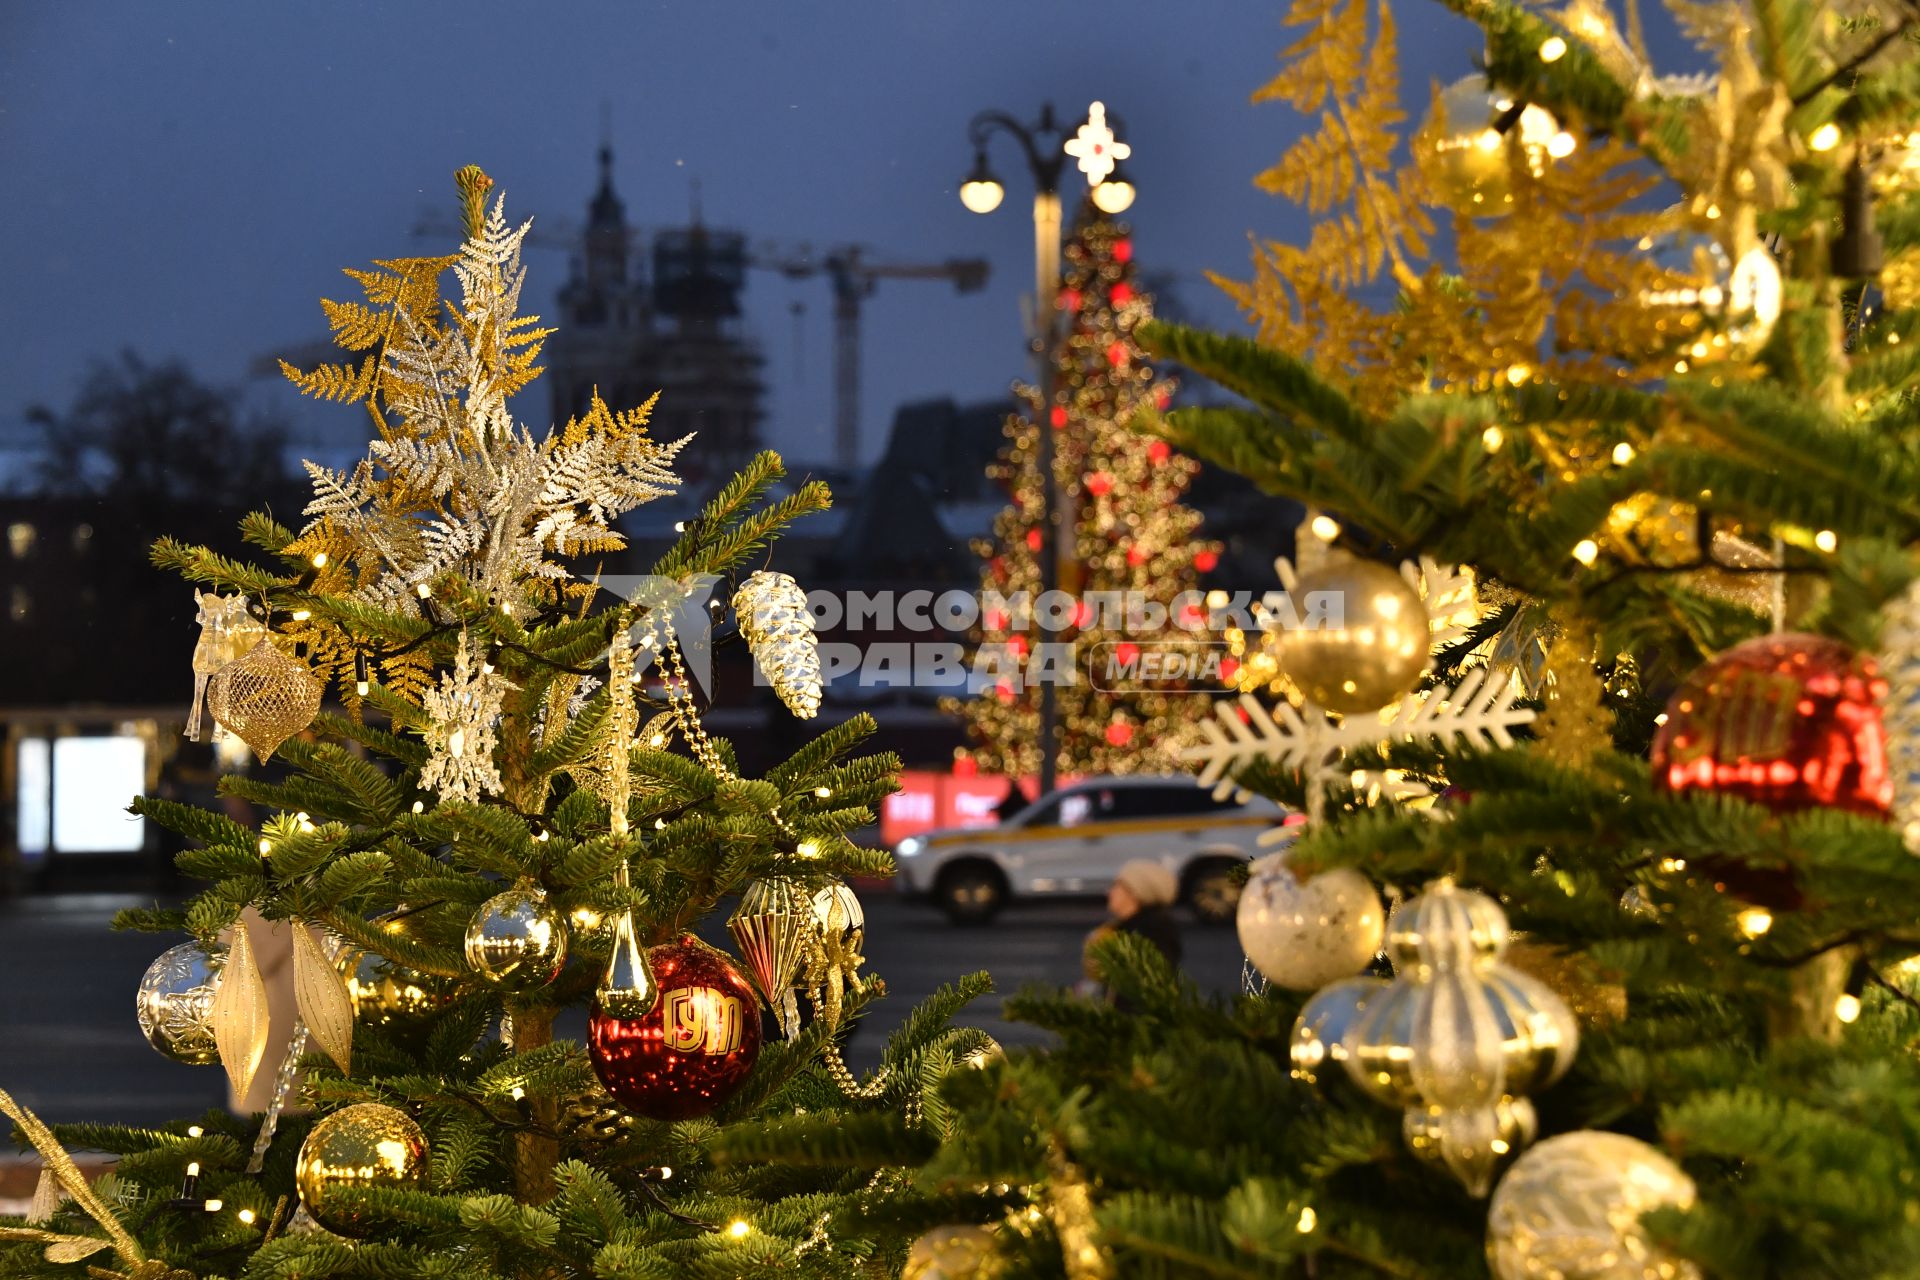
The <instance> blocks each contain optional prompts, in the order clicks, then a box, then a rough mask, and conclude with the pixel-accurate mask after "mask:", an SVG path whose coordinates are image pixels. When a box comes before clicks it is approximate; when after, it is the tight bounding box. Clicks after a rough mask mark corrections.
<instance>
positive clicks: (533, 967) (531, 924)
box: [466, 884, 567, 991]
mask: <svg viewBox="0 0 1920 1280" xmlns="http://www.w3.org/2000/svg"><path fill="white" fill-rule="evenodd" d="M466 955H467V964H468V966H469V967H470V968H472V970H473V971H474V972H475V973H477V974H479V975H480V976H481V977H482V978H485V979H486V980H487V981H488V982H491V983H493V984H494V985H495V986H498V987H504V988H506V989H507V990H509V991H533V990H536V989H538V988H540V987H544V986H546V985H547V984H548V983H549V982H552V981H553V980H554V979H555V978H557V977H559V976H560V970H561V969H562V968H563V967H564V966H565V965H566V963H567V918H566V917H565V916H563V915H562V914H560V910H559V908H557V907H555V906H554V905H553V904H552V903H551V902H549V901H547V895H546V893H545V892H544V891H542V890H541V889H540V888H539V887H538V886H537V885H530V884H529V885H516V886H514V887H513V888H511V889H508V890H507V891H506V892H505V893H497V894H495V895H494V896H493V897H491V898H488V899H487V900H486V901H485V902H483V903H481V904H480V909H479V910H478V911H476V912H474V915H473V920H472V921H471V922H470V923H469V924H468V925H467V937H466Z"/></svg>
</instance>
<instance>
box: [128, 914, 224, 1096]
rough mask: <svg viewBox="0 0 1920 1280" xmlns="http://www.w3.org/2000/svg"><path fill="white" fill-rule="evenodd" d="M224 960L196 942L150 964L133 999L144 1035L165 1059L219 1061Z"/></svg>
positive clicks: (205, 1063)
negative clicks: (216, 1017)
mask: <svg viewBox="0 0 1920 1280" xmlns="http://www.w3.org/2000/svg"><path fill="white" fill-rule="evenodd" d="M219 985H220V966H219V961H218V960H217V959H214V958H210V957H209V956H208V955H207V953H206V952H205V951H202V950H201V949H200V944H199V943H197V942H183V943H181V944H180V945H179V946H177V947H168V948H167V949H166V950H165V951H162V952H161V953H160V955H159V956H158V957H157V958H156V959H155V960H154V962H153V963H152V964H150V965H148V966H147V972H146V974H145V975H144V976H143V977H142V978H141V979H140V990H139V991H138V992H137V993H136V994H135V997H134V1009H135V1012H136V1014H137V1016H138V1017H139V1020H140V1031H141V1034H143V1035H145V1036H146V1037H147V1043H148V1044H150V1045H152V1046H153V1047H154V1048H156V1049H158V1050H159V1051H160V1052H161V1054H162V1055H164V1056H165V1057H169V1058H172V1059H173V1060H174V1061H175V1062H184V1063H187V1064H188V1065H190V1066H196V1067H204V1066H210V1065H212V1064H213V1063H216V1062H218V1061H220V1050H219V1048H218V1047H217V1046H216V1045H215V1044H214V1040H213V994H214V992H215V991H216V990H218V989H219Z"/></svg>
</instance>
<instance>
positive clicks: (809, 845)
mask: <svg viewBox="0 0 1920 1280" xmlns="http://www.w3.org/2000/svg"><path fill="white" fill-rule="evenodd" d="M794 852H796V853H798V854H799V855H800V856H801V857H803V858H817V857H819V856H820V842H819V841H818V840H802V841H801V842H800V847H799V848H798V849H796V850H795V851H794Z"/></svg>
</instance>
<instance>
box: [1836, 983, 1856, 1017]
mask: <svg viewBox="0 0 1920 1280" xmlns="http://www.w3.org/2000/svg"><path fill="white" fill-rule="evenodd" d="M1833 1016H1834V1017H1836V1018H1838V1019H1840V1021H1842V1022H1848V1023H1851V1022H1856V1021H1858V1020H1859V1018H1860V997H1859V996H1856V995H1854V994H1853V993H1852V992H1851V991H1843V992H1841V993H1840V998H1839V999H1837V1000H1835V1001H1834V1002H1833Z"/></svg>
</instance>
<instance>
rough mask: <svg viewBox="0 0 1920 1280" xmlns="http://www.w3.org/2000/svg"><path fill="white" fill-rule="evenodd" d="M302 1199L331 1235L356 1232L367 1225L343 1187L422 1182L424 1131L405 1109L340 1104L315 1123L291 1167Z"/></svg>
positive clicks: (424, 1173)
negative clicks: (347, 1199) (348, 1201)
mask: <svg viewBox="0 0 1920 1280" xmlns="http://www.w3.org/2000/svg"><path fill="white" fill-rule="evenodd" d="M293 1180H294V1185H295V1186H297V1187H298V1188H299V1191H300V1204H301V1205H302V1207H304V1208H305V1209H306V1211H307V1214H308V1216H310V1217H311V1218H312V1219H313V1220H314V1221H315V1222H317V1223H319V1224H320V1225H321V1226H323V1227H325V1228H326V1229H327V1230H329V1231H331V1232H333V1233H334V1234H335V1235H342V1236H357V1235H360V1234H361V1233H362V1232H364V1231H365V1230H366V1229H367V1228H368V1227H369V1226H370V1225H371V1224H370V1222H369V1221H368V1219H367V1217H366V1216H365V1215H363V1214H362V1213H360V1212H357V1211H355V1210H353V1209H350V1208H348V1207H346V1206H344V1205H342V1204H341V1203H340V1197H339V1196H337V1195H334V1194H333V1193H334V1192H336V1191H340V1190H343V1189H347V1188H365V1187H393V1188H396V1189H399V1190H406V1189H409V1188H414V1187H420V1186H424V1185H425V1184H426V1180H427V1135H426V1134H424V1133H422V1132H421V1130H420V1126H419V1125H417V1124H415V1123H414V1122H413V1120H412V1118H411V1117H409V1116H408V1115H407V1114H406V1112H404V1111H400V1110H397V1109H395V1108H393V1107H389V1106H386V1105H385V1104H383V1103H379V1102H361V1103H356V1104H355V1105H353V1106H351V1107H343V1108H341V1109H340V1110H338V1111H336V1112H334V1113H333V1114H332V1115H330V1116H327V1117H326V1118H325V1119H323V1120H321V1121H320V1123H319V1124H316V1125H314V1126H313V1130H312V1131H311V1132H310V1133H308V1134H307V1140H306V1141H305V1142H303V1143H301V1144H300V1155H299V1158H298V1159H297V1160H296V1161H295V1162H294V1166H293Z"/></svg>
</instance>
